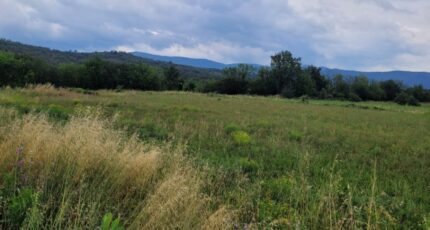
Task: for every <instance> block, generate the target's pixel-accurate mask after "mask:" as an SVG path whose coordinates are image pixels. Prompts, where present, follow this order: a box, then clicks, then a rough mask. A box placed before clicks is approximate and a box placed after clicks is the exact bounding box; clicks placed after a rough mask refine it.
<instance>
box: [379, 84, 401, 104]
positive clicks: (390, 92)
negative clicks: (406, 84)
mask: <svg viewBox="0 0 430 230" xmlns="http://www.w3.org/2000/svg"><path fill="white" fill-rule="evenodd" d="M379 84H380V86H381V88H382V90H383V91H384V94H385V95H384V99H385V100H387V101H392V100H394V98H396V96H397V94H399V93H400V92H401V91H402V87H401V83H399V82H396V81H393V80H388V81H381V82H380V83H379Z"/></svg>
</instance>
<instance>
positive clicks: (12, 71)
mask: <svg viewBox="0 0 430 230" xmlns="http://www.w3.org/2000/svg"><path fill="white" fill-rule="evenodd" d="M179 75H180V74H179V71H178V70H177V69H176V68H174V67H173V66H172V67H169V68H157V67H152V66H150V65H147V64H144V63H132V64H125V63H115V62H109V61H104V60H102V59H100V58H98V57H93V58H90V59H88V60H87V61H84V62H83V63H82V64H79V63H68V64H58V65H52V64H47V63H45V62H43V61H41V60H40V59H35V58H31V57H29V56H26V55H19V54H12V53H7V52H0V86H12V87H22V86H25V85H26V84H44V83H52V84H54V85H56V86H61V87H76V88H86V89H122V88H124V89H137V90H181V89H183V85H184V80H183V79H182V78H180V76H179Z"/></svg>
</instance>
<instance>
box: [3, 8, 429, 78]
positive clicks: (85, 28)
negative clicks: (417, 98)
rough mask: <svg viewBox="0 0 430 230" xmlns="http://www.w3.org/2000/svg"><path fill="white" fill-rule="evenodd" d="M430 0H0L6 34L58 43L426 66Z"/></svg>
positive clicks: (222, 57)
mask: <svg viewBox="0 0 430 230" xmlns="http://www.w3.org/2000/svg"><path fill="white" fill-rule="evenodd" d="M428 12H430V2H428V1H426V0H410V1H405V0H392V1H387V0H362V1H361V0H360V1H358V0H345V1H338V0H325V1H320V0H308V1H302V0H288V1H287V0H249V1H238V0H230V1H228V0H218V1H215V0H158V1H152V0H73V1H72V0H26V1H25V0H14V1H12V0H0V33H1V35H2V36H5V37H6V38H10V39H15V40H19V41H23V42H31V43H33V44H41V45H48V46H50V47H54V48H60V49H66V50H67V49H78V50H94V49H99V50H106V49H120V48H121V49H126V50H141V51H150V52H154V53H159V54H166V55H188V56H192V57H205V58H212V59H215V60H218V61H223V62H258V63H262V64H268V62H269V58H270V54H272V53H274V52H276V51H280V50H284V49H287V50H291V51H292V52H293V53H294V54H296V55H297V56H301V57H303V61H304V62H305V63H306V64H316V65H328V66H330V67H344V68H353V69H359V70H367V69H372V70H373V69H378V70H388V69H399V68H402V69H411V70H430V66H428V64H426V63H425V61H424V60H423V59H425V58H428V57H429V56H430V28H429V27H428V24H427V23H428V21H430V18H429V17H430V16H429V14H428Z"/></svg>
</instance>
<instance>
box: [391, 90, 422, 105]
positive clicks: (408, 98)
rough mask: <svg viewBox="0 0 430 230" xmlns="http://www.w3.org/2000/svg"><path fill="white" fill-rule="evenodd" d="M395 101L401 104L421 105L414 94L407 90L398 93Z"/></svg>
mask: <svg viewBox="0 0 430 230" xmlns="http://www.w3.org/2000/svg"><path fill="white" fill-rule="evenodd" d="M394 102H396V103H397V104H399V105H412V106H420V103H419V102H418V100H417V99H416V98H415V97H414V96H412V95H409V94H407V93H405V92H402V93H400V94H398V95H397V96H396V98H395V99H394Z"/></svg>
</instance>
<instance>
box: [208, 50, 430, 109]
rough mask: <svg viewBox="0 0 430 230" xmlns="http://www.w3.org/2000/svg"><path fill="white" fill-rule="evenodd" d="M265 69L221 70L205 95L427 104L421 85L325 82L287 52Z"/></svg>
mask: <svg viewBox="0 0 430 230" xmlns="http://www.w3.org/2000/svg"><path fill="white" fill-rule="evenodd" d="M271 58H272V62H271V65H270V67H268V68H260V69H259V70H258V74H257V77H256V78H252V77H251V73H252V72H253V71H252V68H251V67H249V66H245V65H239V66H238V67H232V68H228V69H226V70H224V74H223V75H224V78H223V79H221V80H219V81H215V82H212V83H209V84H207V85H206V87H205V88H204V91H206V92H218V93H224V94H254V95H281V96H283V97H286V98H295V97H303V96H305V97H312V98H320V99H332V98H336V99H342V100H351V101H367V100H372V101H396V102H398V103H399V104H409V105H418V104H419V102H428V101H430V91H429V90H426V89H424V88H423V87H422V86H421V85H418V86H413V87H409V88H408V87H406V86H404V85H403V84H402V83H401V82H398V81H394V80H387V81H372V80H369V79H368V78H367V77H366V76H358V77H344V76H342V75H337V76H335V77H333V78H327V77H325V76H323V75H322V74H321V69H320V68H317V67H315V66H308V67H303V66H302V65H301V60H300V58H295V57H293V55H292V54H291V53H290V52H288V51H284V52H280V53H278V54H275V55H274V56H272V57H271Z"/></svg>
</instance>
